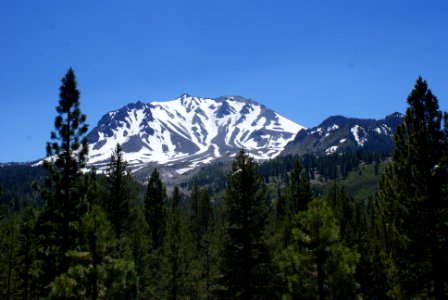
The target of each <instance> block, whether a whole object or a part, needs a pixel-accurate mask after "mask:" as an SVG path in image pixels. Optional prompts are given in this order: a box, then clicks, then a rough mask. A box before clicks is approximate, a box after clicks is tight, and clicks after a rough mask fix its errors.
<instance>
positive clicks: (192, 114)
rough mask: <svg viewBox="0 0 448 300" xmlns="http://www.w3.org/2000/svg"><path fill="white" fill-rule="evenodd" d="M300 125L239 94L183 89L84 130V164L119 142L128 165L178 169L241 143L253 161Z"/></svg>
mask: <svg viewBox="0 0 448 300" xmlns="http://www.w3.org/2000/svg"><path fill="white" fill-rule="evenodd" d="M302 129H304V127H303V126H301V125H299V124H297V123H294V122H292V121H290V120H288V119H286V118H284V117H282V116H280V115H279V114H277V113H275V112H273V111H272V110H270V109H268V108H266V107H264V106H263V105H260V104H258V103H256V102H254V101H252V100H249V99H245V98H243V97H239V96H236V97H231V96H229V97H219V98H217V99H210V98H199V97H193V96H190V95H187V94H183V95H182V96H180V97H178V98H177V99H175V100H172V101H167V102H152V103H148V104H145V103H142V102H137V103H131V104H128V105H127V106H125V107H122V108H120V109H118V110H116V111H112V112H109V113H107V114H106V115H104V116H103V117H102V118H101V120H100V121H99V122H98V125H97V126H96V127H95V128H94V129H93V130H92V131H91V132H90V133H89V134H88V139H89V145H90V153H89V163H90V164H91V165H95V166H97V167H99V168H101V167H104V165H105V164H107V163H108V161H109V160H110V156H111V153H112V150H113V149H114V148H115V146H116V144H117V143H120V144H121V145H122V148H123V152H124V159H125V160H127V161H128V163H129V165H130V166H131V167H132V168H133V169H134V170H139V169H141V168H144V167H147V166H148V165H154V164H157V165H162V166H169V167H171V168H172V169H174V170H175V172H176V173H177V174H182V173H184V172H186V171H189V170H191V169H193V168H195V167H196V166H199V165H203V164H206V163H210V162H212V161H215V160H218V159H231V158H232V157H233V156H235V154H236V153H237V152H238V151H239V149H241V148H244V149H245V150H246V151H247V152H248V153H250V154H251V155H252V156H253V157H254V158H255V159H257V160H265V159H270V158H273V157H275V156H277V155H278V154H280V152H282V151H283V149H284V147H285V145H286V144H287V143H288V142H290V141H292V140H293V139H294V137H295V135H296V133H297V132H299V131H300V130H302Z"/></svg>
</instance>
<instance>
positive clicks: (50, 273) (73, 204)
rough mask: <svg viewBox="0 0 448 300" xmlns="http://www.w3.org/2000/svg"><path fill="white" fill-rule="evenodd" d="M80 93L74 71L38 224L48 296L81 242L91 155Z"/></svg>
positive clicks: (60, 109)
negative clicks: (84, 180)
mask: <svg viewBox="0 0 448 300" xmlns="http://www.w3.org/2000/svg"><path fill="white" fill-rule="evenodd" d="M79 96H80V93H79V91H78V89H77V83H76V79H75V74H74V72H73V70H72V69H71V68H70V69H69V70H68V72H67V74H66V75H65V76H64V78H63V79H62V85H61V87H60V94H59V98H60V99H59V105H58V106H57V107H56V111H57V113H58V116H57V117H56V119H55V129H56V130H55V131H53V132H51V139H52V142H49V143H48V144H47V158H46V159H45V160H44V168H45V169H46V170H47V171H48V177H47V180H46V186H45V188H44V189H43V190H42V193H41V196H42V198H43V199H44V201H45V207H44V209H43V212H42V213H41V214H40V216H39V218H38V220H37V224H36V226H37V232H38V234H39V239H38V240H39V248H40V252H39V255H40V257H39V258H40V261H41V264H42V270H41V271H42V274H41V275H40V276H39V279H40V281H41V286H40V290H41V292H42V295H45V294H46V291H47V289H48V286H49V283H50V282H52V281H53V279H54V278H55V277H56V276H57V275H59V274H61V273H63V272H65V271H67V269H68V267H69V264H68V259H67V256H66V253H67V252H68V251H69V250H70V249H73V248H74V247H75V246H76V244H77V240H78V238H79V229H78V228H79V224H78V223H79V220H80V218H81V216H82V215H83V213H84V211H85V203H83V202H82V201H81V199H82V197H81V195H80V193H79V179H80V177H81V174H82V173H81V170H82V168H84V167H85V166H86V158H87V153H88V146H87V138H86V136H85V134H86V132H87V124H86V123H85V122H86V116H85V115H84V114H82V113H81V110H80V108H79V105H80V103H79Z"/></svg>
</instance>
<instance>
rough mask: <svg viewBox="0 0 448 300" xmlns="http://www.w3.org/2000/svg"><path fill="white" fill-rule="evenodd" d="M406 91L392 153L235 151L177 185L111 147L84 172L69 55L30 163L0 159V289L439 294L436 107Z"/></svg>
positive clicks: (443, 238) (444, 209) (445, 126)
mask: <svg viewBox="0 0 448 300" xmlns="http://www.w3.org/2000/svg"><path fill="white" fill-rule="evenodd" d="M407 103H408V108H407V110H406V113H405V117H404V121H403V123H402V124H401V125H399V127H398V129H397V131H396V132H395V135H394V141H395V148H394V151H393V153H369V152H363V151H358V152H356V153H346V154H342V155H326V156H313V155H305V156H303V157H297V156H284V157H279V158H276V159H273V160H271V161H268V162H264V163H261V164H258V163H257V162H255V161H254V160H253V159H252V158H251V157H250V156H249V155H248V154H246V153H245V152H244V150H241V151H240V152H239V154H238V155H237V156H236V157H235V158H234V160H233V163H232V165H231V166H229V167H223V165H222V163H219V164H216V165H215V166H208V167H207V168H204V171H203V173H199V174H198V175H197V176H196V177H194V178H193V179H191V181H188V182H185V183H183V184H181V185H180V186H174V187H170V186H167V185H166V184H165V182H163V180H162V176H161V174H160V173H159V171H158V170H157V169H153V170H152V172H151V174H150V175H149V177H148V178H147V180H146V181H145V185H141V184H140V183H138V182H137V181H136V180H135V179H134V178H133V177H132V175H131V172H130V170H129V169H128V165H127V162H126V161H125V160H124V159H123V153H122V149H121V145H116V148H115V150H114V152H113V153H112V154H111V159H110V163H109V165H108V166H107V168H106V169H105V171H104V172H101V173H100V172H97V171H96V170H95V169H91V170H89V171H85V170H86V166H87V160H86V159H87V154H88V145H87V139H86V133H87V131H88V126H87V118H86V116H85V115H84V114H83V113H82V111H81V107H80V92H79V90H78V87H77V82H76V78H75V74H74V71H73V70H72V69H69V70H68V72H67V73H66V75H65V76H64V77H63V79H62V83H61V87H60V94H59V101H58V103H57V106H56V118H55V123H54V125H55V128H54V131H52V132H51V133H50V142H48V144H47V157H46V159H45V160H44V162H43V165H42V166H40V167H33V168H31V167H24V166H4V167H1V168H0V169H1V170H0V200H1V207H0V237H1V239H0V298H1V299H7V300H10V299H25V300H28V299H30V300H31V299H173V300H174V299H207V300H209V299H248V300H250V299H321V300H322V299H438V300H439V299H446V298H448V115H447V113H445V112H442V111H441V110H440V109H439V106H438V100H437V98H436V97H435V96H434V94H433V93H432V92H431V90H430V89H429V88H428V84H427V83H426V81H424V80H423V79H422V78H418V80H417V82H416V83H415V86H414V89H413V90H412V91H411V93H410V95H409V97H408V99H407ZM370 171H371V175H369V176H371V178H373V180H374V181H373V182H374V184H372V183H369V184H370V186H369V189H367V190H368V191H370V192H369V194H367V195H366V192H365V191H366V190H363V193H354V192H353V191H356V188H357V187H358V185H360V183H359V182H360V181H356V180H354V179H353V178H355V179H356V178H357V179H359V178H361V177H362V176H363V175H364V174H367V173H369V172H370ZM369 174H370V173H369ZM213 179H215V180H214V181H213ZM370 182H371V181H370ZM354 195H358V196H354ZM359 195H366V196H362V197H361V196H359Z"/></svg>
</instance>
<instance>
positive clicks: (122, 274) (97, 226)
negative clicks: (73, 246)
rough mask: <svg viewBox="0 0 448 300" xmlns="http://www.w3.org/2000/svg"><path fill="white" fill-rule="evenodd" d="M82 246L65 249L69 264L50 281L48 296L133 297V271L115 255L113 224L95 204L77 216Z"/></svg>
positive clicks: (80, 297)
mask: <svg viewBox="0 0 448 300" xmlns="http://www.w3.org/2000/svg"><path fill="white" fill-rule="evenodd" d="M81 228H82V240H81V241H82V246H80V247H79V248H80V249H77V250H71V251H69V252H68V253H67V256H68V257H69V259H71V266H70V268H69V269H68V270H67V272H64V273H62V274H61V275H59V276H58V277H56V279H55V280H54V281H53V282H52V284H51V293H50V299H91V300H95V299H125V298H131V299H132V298H134V297H135V295H134V294H133V292H134V291H135V277H136V276H135V271H134V265H133V263H132V262H131V261H129V260H126V259H124V258H121V257H118V256H117V253H116V250H115V249H116V243H117V240H116V239H115V233H114V230H113V226H112V225H111V223H110V222H109V220H108V219H107V217H106V214H105V212H104V211H103V209H101V208H100V207H99V206H97V205H94V206H92V208H91V210H90V211H89V212H88V213H87V214H85V215H84V216H83V217H82V219H81Z"/></svg>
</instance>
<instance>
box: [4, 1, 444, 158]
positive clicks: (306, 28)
mask: <svg viewBox="0 0 448 300" xmlns="http://www.w3.org/2000/svg"><path fill="white" fill-rule="evenodd" d="M70 66H72V67H73V68H74V70H75V73H76V75H77V78H78V84H79V89H80V91H81V109H82V111H83V112H84V113H86V114H87V116H88V122H89V124H90V128H93V127H94V126H95V125H96V123H97V122H98V120H99V119H100V117H101V116H102V115H103V114H105V113H106V112H108V111H110V110H114V109H117V108H120V107H122V106H124V105H126V104H127V103H129V102H134V101H137V100H141V101H144V102H150V101H155V100H170V99H174V98H176V97H177V96H178V95H180V94H182V93H183V92H187V93H189V94H192V95H196V96H202V97H218V96H220V95H241V96H245V97H248V98H252V99H254V100H256V101H258V102H260V103H262V104H264V105H266V106H267V107H269V108H272V109H273V110H275V111H277V112H279V113H281V114H283V115H284V116H286V117H288V118H290V119H292V120H294V121H296V122H298V123H300V124H302V125H304V126H307V127H312V126H316V125H318V124H319V123H320V122H321V121H322V120H323V119H325V118H326V117H328V116H330V115H334V114H342V115H346V116H353V117H363V118H364V117H366V118H367V117H368V118H381V117H384V116H385V115H386V114H389V113H392V112H394V111H399V112H404V110H405V108H406V102H405V101H406V97H407V95H408V94H409V92H410V91H411V89H412V87H413V85H414V82H415V80H416V79H417V77H418V75H421V76H422V77H423V78H425V79H426V80H427V81H428V83H429V86H430V88H431V89H432V91H433V92H434V93H435V94H436V95H437V96H438V99H439V103H440V105H441V108H442V109H443V110H448V105H447V103H448V1H446V0H440V1H433V0H425V1H421V0H419V1H414V0H362V1H361V0H353V1H344V0H339V1H334V0H328V1H319V0H312V1H311V0H307V1H302V0H290V1H286V0H269V1H268V0H252V1H251V0H178V1H170V0H159V1H155V0H153V1H148V0H145V1H143V0H142V1H137V0H127V1H125V0H122V1H114V0H107V1H106V0H89V1H80V0H77V1H61V0H54V1H48V0H29V1H23V0H1V1H0V129H1V131H0V138H1V143H2V144H1V147H0V162H7V161H27V160H34V159H37V158H40V157H43V156H44V155H45V143H46V142H47V141H48V140H49V137H50V131H51V130H53V120H54V117H55V116H56V112H55V107H56V105H57V101H58V88H59V85H60V79H61V78H62V77H63V76H64V74H65V72H66V71H67V69H68V68H69V67H70Z"/></svg>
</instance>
